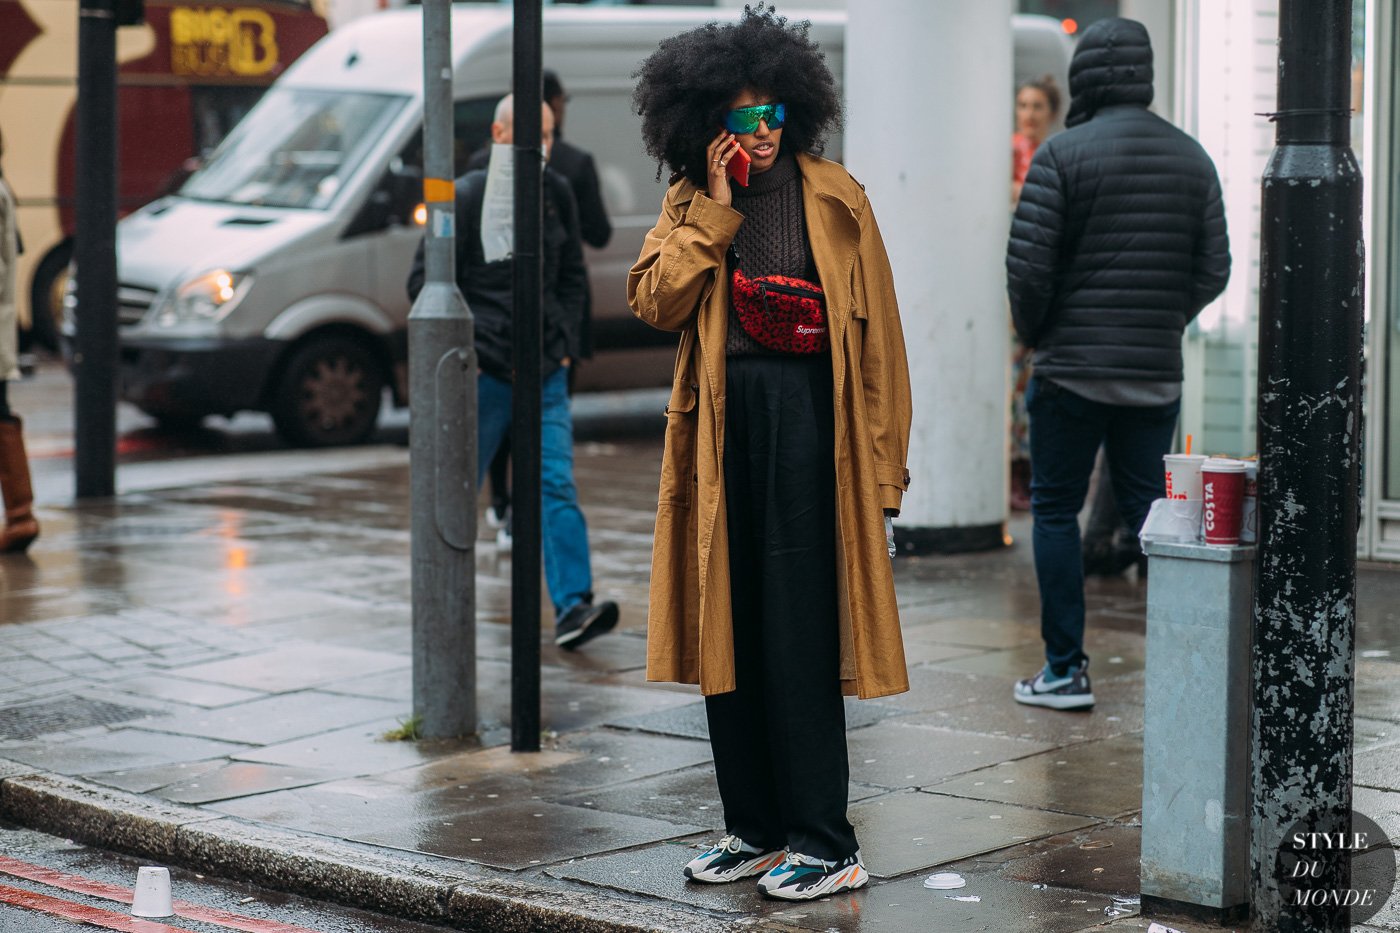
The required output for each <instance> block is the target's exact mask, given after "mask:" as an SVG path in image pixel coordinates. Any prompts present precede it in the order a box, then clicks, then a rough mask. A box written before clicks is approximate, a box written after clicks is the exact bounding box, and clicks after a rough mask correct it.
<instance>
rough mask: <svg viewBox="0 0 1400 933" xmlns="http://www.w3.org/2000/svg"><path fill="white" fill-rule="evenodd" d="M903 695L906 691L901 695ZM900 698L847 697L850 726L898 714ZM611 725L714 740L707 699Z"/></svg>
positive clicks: (617, 720)
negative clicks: (866, 698)
mask: <svg viewBox="0 0 1400 933" xmlns="http://www.w3.org/2000/svg"><path fill="white" fill-rule="evenodd" d="M901 695H902V694H901ZM898 700H899V697H892V698H891V699H890V700H889V701H888V702H887V701H879V702H876V701H871V700H855V699H851V698H847V699H846V729H847V730H848V731H850V730H856V729H860V728H862V727H864V726H869V725H872V724H873V723H877V722H880V721H881V720H883V719H887V718H889V717H891V716H898V715H900V714H901V713H903V712H905V710H904V709H903V708H902V707H900V706H899V705H897V704H898ZM607 725H609V726H613V727H616V728H618V729H636V730H638V731H640V732H653V733H656V734H657V735H674V736H681V737H684V738H690V739H702V740H704V741H706V742H708V741H709V740H710V723H709V720H708V719H707V718H706V716H705V704H704V702H700V703H696V702H694V699H693V698H690V700H689V702H686V703H683V704H676V705H673V706H670V707H668V708H666V709H663V710H659V711H657V712H654V713H642V714H639V715H628V716H621V717H617V718H614V719H609V720H607Z"/></svg>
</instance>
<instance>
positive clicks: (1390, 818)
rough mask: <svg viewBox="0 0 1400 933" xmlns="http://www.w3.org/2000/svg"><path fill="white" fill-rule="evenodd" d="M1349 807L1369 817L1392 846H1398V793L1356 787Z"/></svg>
mask: <svg viewBox="0 0 1400 933" xmlns="http://www.w3.org/2000/svg"><path fill="white" fill-rule="evenodd" d="M1351 807H1352V809H1353V810H1355V811H1356V812H1357V813H1360V814H1361V815H1362V816H1366V817H1370V818H1371V820H1373V821H1374V822H1375V824H1376V825H1377V826H1379V827H1380V828H1381V831H1382V832H1384V833H1385V835H1386V837H1387V838H1388V839H1389V840H1390V842H1391V844H1392V845H1395V846H1400V792H1396V791H1386V790H1377V789H1376V788H1374V787H1356V788H1353V790H1352V802H1351Z"/></svg>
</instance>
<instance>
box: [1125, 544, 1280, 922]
mask: <svg viewBox="0 0 1400 933" xmlns="http://www.w3.org/2000/svg"><path fill="white" fill-rule="evenodd" d="M1144 549H1145V550H1146V553H1147V556H1148V563H1149V569H1150V572H1149V573H1148V584H1147V670H1146V691H1145V699H1144V702H1145V715H1144V726H1143V762H1142V768H1143V780H1142V911H1143V914H1144V915H1147V916H1151V915H1153V914H1154V913H1156V914H1177V915H1181V914H1184V915H1187V916H1195V917H1198V918H1201V919H1206V920H1210V921H1212V922H1216V923H1234V922H1237V921H1239V920H1242V919H1244V918H1245V917H1246V916H1248V912H1249V890H1250V887H1249V885H1250V881H1249V879H1250V868H1249V805H1250V804H1249V801H1250V796H1249V773H1250V772H1249V719H1250V701H1251V688H1250V613H1251V604H1252V602H1253V598H1254V547H1253V546H1243V547H1219V546H1207V545H1204V544H1183V543H1174V542H1172V543H1169V542H1165V541H1150V540H1149V541H1146V542H1145V543H1144Z"/></svg>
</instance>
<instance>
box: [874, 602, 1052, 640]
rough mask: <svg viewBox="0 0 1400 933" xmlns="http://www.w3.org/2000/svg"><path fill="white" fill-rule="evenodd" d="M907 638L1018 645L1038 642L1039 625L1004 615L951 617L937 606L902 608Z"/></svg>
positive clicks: (901, 612)
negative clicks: (1010, 618) (1012, 619)
mask: <svg viewBox="0 0 1400 933" xmlns="http://www.w3.org/2000/svg"><path fill="white" fill-rule="evenodd" d="M899 617H900V622H901V623H902V624H903V627H904V639H905V641H910V642H915V643H926V644H937V645H957V646H962V647H967V648H989V649H990V648H997V649H1000V648H1015V647H1017V646H1019V645H1039V644H1043V643H1042V642H1041V640H1040V624H1039V622H1036V623H1035V624H1032V623H1030V622H1011V621H1007V620H1006V619H1005V618H1004V617H1001V616H974V617H964V616H957V615H953V616H949V615H946V614H943V611H942V610H941V608H939V607H938V606H937V605H935V606H932V607H919V608H917V609H901V610H900V612H899Z"/></svg>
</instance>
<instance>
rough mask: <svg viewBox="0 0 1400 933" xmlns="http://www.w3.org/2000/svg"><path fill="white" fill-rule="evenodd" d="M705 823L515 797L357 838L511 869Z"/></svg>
mask: <svg viewBox="0 0 1400 933" xmlns="http://www.w3.org/2000/svg"><path fill="white" fill-rule="evenodd" d="M702 829H703V827H700V826H688V825H686V824H684V823H670V822H663V821H661V820H650V819H646V818H644V817H638V816H629V815H627V814H622V813H605V812H602V811H597V810H590V809H586V808H583V807H565V806H561V805H559V804H554V803H548V802H545V801H539V800H529V801H512V802H507V803H504V804H502V805H501V806H498V807H494V808H492V809H490V810H489V811H484V810H477V811H469V812H466V813H462V814H458V815H455V816H452V817H451V818H445V817H444V818H437V817H433V818H429V819H423V820H418V821H415V822H411V823H401V824H397V825H395V826H392V827H385V828H381V829H378V830H374V831H371V832H364V833H362V832H357V831H355V830H351V831H350V832H349V833H348V835H349V836H350V838H352V839H354V840H355V841H357V842H366V843H370V844H373V845H382V846H389V847H390V848H395V849H409V850H412V851H415V852H426V853H428V854H431V855H442V856H447V857H448V858H457V859H464V860H467V861H472V862H478V863H481V864H483V865H492V866H495V867H496V868H504V869H509V870H512V871H519V870H521V869H525V868H530V867H532V866H535V865H546V864H551V863H554V862H561V861H566V860H568V859H574V858H579V857H582V856H585V855H593V854H596V853H598V852H607V851H611V850H614V849H624V848H630V847H632V846H637V845H644V844H646V843H649V842H658V841H660V840H662V839H672V838H675V837H678V836H688V835H691V834H693V833H697V832H700V831H701V830H702Z"/></svg>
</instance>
